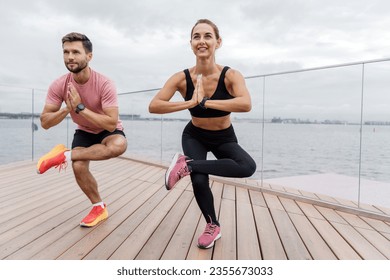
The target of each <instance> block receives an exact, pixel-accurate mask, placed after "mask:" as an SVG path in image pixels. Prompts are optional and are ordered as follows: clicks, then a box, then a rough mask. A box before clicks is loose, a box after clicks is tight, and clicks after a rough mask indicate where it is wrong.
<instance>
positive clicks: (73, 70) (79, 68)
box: [65, 62, 88, 74]
mask: <svg viewBox="0 0 390 280" xmlns="http://www.w3.org/2000/svg"><path fill="white" fill-rule="evenodd" d="M65 66H66V68H67V69H68V70H69V71H70V72H72V73H74V74H78V73H80V72H81V71H83V70H84V69H85V68H86V67H87V66H88V63H86V62H85V63H83V64H81V65H80V64H78V66H77V67H76V68H74V69H71V68H69V67H68V64H67V63H66V64H65Z"/></svg>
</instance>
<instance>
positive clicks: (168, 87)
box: [149, 72, 198, 114]
mask: <svg viewBox="0 0 390 280" xmlns="http://www.w3.org/2000/svg"><path fill="white" fill-rule="evenodd" d="M176 91H179V92H181V93H182V94H183V92H185V74H184V72H179V73H176V74H174V75H173V76H172V77H171V78H169V79H168V81H167V82H166V83H165V85H164V87H163V88H162V89H161V90H160V91H159V92H158V93H157V94H156V95H155V96H154V97H153V99H152V101H151V102H150V104H149V112H150V113H156V114H166V113H172V112H177V111H182V110H186V109H190V108H192V107H195V106H196V105H197V104H198V103H197V100H196V94H194V95H193V98H192V99H191V100H187V101H176V102H171V101H170V99H171V98H172V96H173V95H174V94H175V92H176Z"/></svg>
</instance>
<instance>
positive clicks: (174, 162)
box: [165, 153, 180, 190]
mask: <svg viewBox="0 0 390 280" xmlns="http://www.w3.org/2000/svg"><path fill="white" fill-rule="evenodd" d="M179 155H180V153H176V154H175V155H174V156H173V158H172V161H171V164H170V165H169V168H168V170H167V172H165V188H166V189H167V190H170V189H169V188H168V178H169V174H170V173H171V171H172V169H173V167H175V165H176V162H177V159H178V158H179ZM171 189H172V188H171Z"/></svg>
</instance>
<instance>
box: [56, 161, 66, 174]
mask: <svg viewBox="0 0 390 280" xmlns="http://www.w3.org/2000/svg"><path fill="white" fill-rule="evenodd" d="M67 167H68V162H67V161H64V162H63V163H60V164H59V165H57V166H56V167H55V168H58V172H61V170H66V168H67Z"/></svg>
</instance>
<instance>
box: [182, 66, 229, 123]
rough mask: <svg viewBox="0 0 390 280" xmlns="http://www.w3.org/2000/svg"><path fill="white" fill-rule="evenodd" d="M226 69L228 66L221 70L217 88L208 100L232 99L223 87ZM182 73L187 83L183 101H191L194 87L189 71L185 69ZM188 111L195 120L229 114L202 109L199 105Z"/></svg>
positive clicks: (227, 113)
mask: <svg viewBox="0 0 390 280" xmlns="http://www.w3.org/2000/svg"><path fill="white" fill-rule="evenodd" d="M228 69H229V67H228V66H225V67H224V68H223V69H222V72H221V76H220V77H219V80H218V85H217V88H216V90H215V92H214V94H213V95H212V96H211V97H210V100H225V99H232V98H234V97H233V96H231V95H230V94H229V92H228V91H227V89H226V86H225V73H226V71H227V70H228ZM184 73H185V75H186V83H187V91H186V96H185V98H184V100H191V98H192V95H193V94H194V90H195V87H194V84H193V82H192V79H191V75H190V71H189V70H188V69H185V70H184ZM188 110H189V111H190V113H191V116H194V117H197V118H217V117H223V116H227V115H229V114H230V112H226V111H221V110H216V109H203V108H202V107H200V106H199V105H197V106H195V107H193V108H191V109H188Z"/></svg>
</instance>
